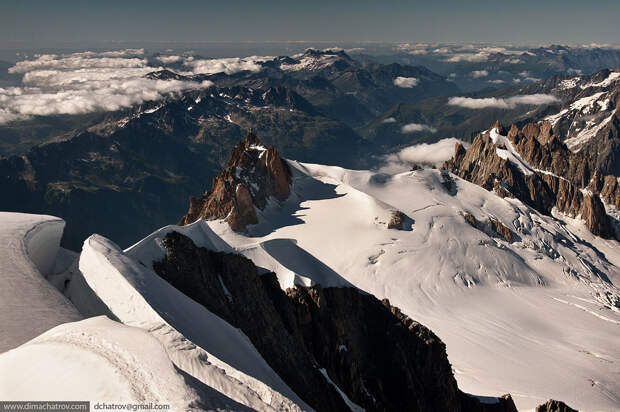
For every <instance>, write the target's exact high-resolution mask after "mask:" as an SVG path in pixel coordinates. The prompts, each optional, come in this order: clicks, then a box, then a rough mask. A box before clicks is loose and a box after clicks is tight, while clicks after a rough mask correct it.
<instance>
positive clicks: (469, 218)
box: [463, 213, 478, 228]
mask: <svg viewBox="0 0 620 412" xmlns="http://www.w3.org/2000/svg"><path fill="white" fill-rule="evenodd" d="M463 217H464V218H465V221H466V222H467V223H469V224H470V225H472V226H473V227H475V228H477V227H478V222H477V221H476V218H475V217H474V215H472V214H471V213H465V214H464V215H463Z"/></svg>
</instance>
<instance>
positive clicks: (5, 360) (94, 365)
mask: <svg viewBox="0 0 620 412" xmlns="http://www.w3.org/2000/svg"><path fill="white" fill-rule="evenodd" d="M0 369H1V370H3V371H7V372H8V371H10V373H2V374H1V375H0V398H1V399H3V400H29V401H32V400H40V401H46V400H85V399H88V400H91V401H96V402H119V401H122V402H134V403H151V402H152V403H153V404H160V405H164V404H166V405H170V407H171V409H172V410H189V409H190V408H200V409H208V410H246V408H244V407H243V405H240V404H238V403H236V402H234V401H232V400H230V399H227V398H226V397H225V396H223V395H222V394H220V393H217V392H216V391H213V390H212V389H210V388H208V387H206V386H204V385H203V386H202V387H201V386H200V385H196V384H195V382H194V383H193V385H192V386H193V387H192V386H190V385H188V382H189V379H188V378H187V377H186V376H185V375H184V374H183V372H181V371H179V370H178V369H177V368H176V367H175V366H174V364H173V363H172V362H171V361H170V359H169V358H168V356H167V354H166V351H165V349H164V347H163V346H162V345H161V343H159V342H158V341H157V339H155V338H154V337H153V336H151V334H149V333H148V332H146V331H144V330H142V329H140V328H132V327H129V326H125V325H122V324H120V323H118V322H114V321H112V320H110V319H108V318H106V317H105V316H100V317H95V318H89V319H86V320H82V321H79V322H73V323H66V324H63V325H60V326H57V327H55V328H53V329H51V330H49V331H47V332H45V333H43V334H42V335H40V336H38V337H37V338H35V339H33V340H31V341H30V342H28V343H26V344H24V345H22V346H20V347H19V348H17V349H14V350H11V351H9V352H6V353H4V354H2V355H0Z"/></svg>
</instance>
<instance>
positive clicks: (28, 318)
mask: <svg viewBox="0 0 620 412" xmlns="http://www.w3.org/2000/svg"><path fill="white" fill-rule="evenodd" d="M0 222H1V226H2V229H1V230H0V330H1V332H0V353H2V352H4V351H7V350H9V349H12V348H15V347H17V346H19V345H21V344H22V343H25V342H27V341H29V340H30V339H32V338H34V337H35V336H37V335H39V334H41V333H42V332H45V331H46V330H48V329H50V328H53V327H54V326H57V325H60V324H61V323H64V322H73V321H76V320H79V319H81V318H82V316H81V315H80V314H79V313H78V311H77V310H76V309H75V308H74V307H73V305H72V304H71V302H69V300H67V298H65V297H64V296H63V295H62V294H61V293H59V292H58V290H57V289H56V288H54V287H53V286H52V285H51V284H50V283H49V282H48V281H47V280H46V279H45V276H47V275H50V274H51V272H52V269H53V265H54V261H55V259H56V254H57V252H58V250H59V245H60V237H61V236H62V231H63V229H64V227H65V222H64V221H63V220H62V219H59V218H57V217H52V216H42V215H28V214H23V213H7V212H0Z"/></svg>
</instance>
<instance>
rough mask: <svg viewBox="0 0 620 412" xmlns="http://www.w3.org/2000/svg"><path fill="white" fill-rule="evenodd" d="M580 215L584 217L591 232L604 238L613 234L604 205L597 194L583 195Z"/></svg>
mask: <svg viewBox="0 0 620 412" xmlns="http://www.w3.org/2000/svg"><path fill="white" fill-rule="evenodd" d="M581 217H582V218H583V219H585V221H586V225H587V226H588V228H590V230H591V231H592V233H594V234H598V235H599V236H601V237H605V238H610V237H612V236H613V235H614V233H613V230H612V228H611V222H610V221H609V217H608V216H607V213H606V212H605V206H603V202H601V199H600V198H599V197H598V196H584V198H583V206H582V207H581Z"/></svg>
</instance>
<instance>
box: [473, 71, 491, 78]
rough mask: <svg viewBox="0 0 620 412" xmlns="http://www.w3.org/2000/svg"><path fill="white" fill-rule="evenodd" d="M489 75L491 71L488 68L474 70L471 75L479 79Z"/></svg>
mask: <svg viewBox="0 0 620 412" xmlns="http://www.w3.org/2000/svg"><path fill="white" fill-rule="evenodd" d="M488 75H489V72H488V71H486V70H474V71H473V72H471V77H473V78H474V79H479V78H481V77H487V76H488Z"/></svg>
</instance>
